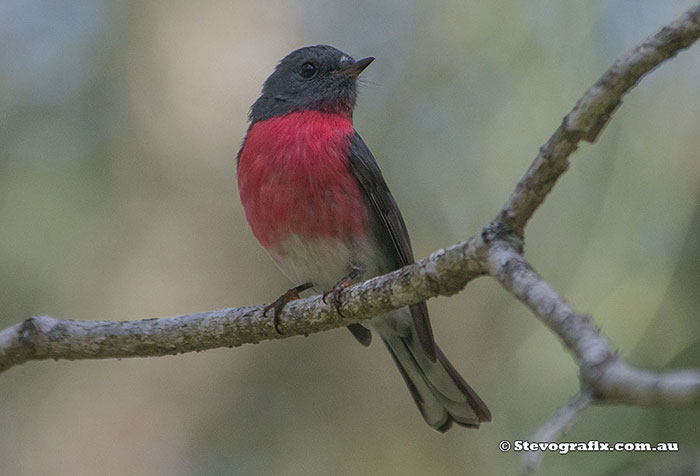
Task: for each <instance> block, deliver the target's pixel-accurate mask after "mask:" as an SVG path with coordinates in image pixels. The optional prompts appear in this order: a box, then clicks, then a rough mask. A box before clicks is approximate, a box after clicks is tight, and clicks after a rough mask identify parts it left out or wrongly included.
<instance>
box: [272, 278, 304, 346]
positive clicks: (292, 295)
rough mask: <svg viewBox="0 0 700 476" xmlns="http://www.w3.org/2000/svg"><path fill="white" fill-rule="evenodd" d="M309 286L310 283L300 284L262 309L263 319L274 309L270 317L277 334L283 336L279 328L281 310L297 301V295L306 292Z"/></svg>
mask: <svg viewBox="0 0 700 476" xmlns="http://www.w3.org/2000/svg"><path fill="white" fill-rule="evenodd" d="M311 286H312V284H311V283H304V284H300V285H299V286H296V287H293V288H291V289H288V290H287V292H285V293H284V294H282V295H281V296H280V297H278V298H277V300H275V302H273V303H271V304H269V305H268V306H266V307H265V309H263V316H265V317H267V312H268V311H269V310H270V309H274V311H275V313H274V314H273V315H272V324H273V325H274V326H275V330H276V331H277V333H278V334H280V335H282V334H284V332H282V331H281V330H280V327H279V326H280V313H281V312H282V309H284V306H286V305H287V303H289V302H290V301H296V300H297V299H299V293H300V292H303V291H306V290H307V289H309V288H310V287H311Z"/></svg>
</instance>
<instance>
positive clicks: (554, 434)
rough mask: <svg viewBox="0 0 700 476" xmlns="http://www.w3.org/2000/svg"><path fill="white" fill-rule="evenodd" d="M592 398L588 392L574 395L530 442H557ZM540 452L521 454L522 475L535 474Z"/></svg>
mask: <svg viewBox="0 0 700 476" xmlns="http://www.w3.org/2000/svg"><path fill="white" fill-rule="evenodd" d="M592 400H593V397H592V395H591V394H590V393H588V392H582V393H579V394H578V395H576V396H575V397H574V398H572V399H571V400H569V402H568V403H567V404H566V405H564V406H563V407H561V408H560V409H559V410H558V411H557V413H555V414H554V415H553V416H552V418H550V419H549V420H548V421H547V422H545V424H544V425H542V426H541V427H540V428H539V429H538V430H537V431H536V432H535V433H534V434H533V435H532V436H531V437H530V441H554V440H558V439H559V438H560V437H561V436H562V435H563V434H564V433H566V432H567V431H568V430H569V428H571V427H572V426H573V424H574V423H576V420H577V419H578V417H579V415H580V414H581V412H583V411H584V410H585V409H586V408H588V407H589V405H590V404H591V401H592ZM543 456H544V452H542V451H526V452H525V453H523V466H524V467H525V471H524V474H526V475H531V474H535V473H536V472H537V469H538V468H539V466H540V463H542V457H543Z"/></svg>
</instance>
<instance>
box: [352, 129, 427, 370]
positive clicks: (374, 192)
mask: <svg viewBox="0 0 700 476" xmlns="http://www.w3.org/2000/svg"><path fill="white" fill-rule="evenodd" d="M349 163H350V169H351V171H352V173H353V174H354V175H355V177H356V178H357V180H358V182H359V183H360V185H361V187H362V190H363V191H364V194H365V197H366V199H367V201H368V203H369V204H370V207H371V209H372V214H373V218H374V221H375V226H376V228H377V233H379V241H380V243H383V244H385V246H386V249H385V252H386V254H387V256H389V257H391V261H392V264H393V266H394V269H398V268H401V267H403V266H406V265H408V264H411V263H413V261H414V260H413V250H412V249H411V240H410V239H409V237H408V231H407V230H406V224H405V223H404V221H403V217H402V216H401V211H400V210H399V206H398V205H397V204H396V200H394V197H393V196H392V195H391V192H390V191H389V187H387V185H386V182H385V181H384V177H383V176H382V172H381V170H379V166H378V165H377V162H376V160H374V156H372V152H370V150H369V148H368V147H367V145H366V144H365V143H364V141H363V140H362V138H361V137H360V136H359V134H357V133H355V134H354V135H353V137H352V139H351V143H350V156H349ZM410 309H411V316H412V318H413V323H414V325H415V328H416V333H417V336H418V340H419V341H420V343H421V347H422V348H423V350H424V351H425V353H426V355H427V356H428V357H429V358H430V359H431V360H433V361H434V360H435V359H436V350H435V341H434V339H433V330H432V328H431V327H430V320H429V318H428V307H427V306H426V304H425V303H424V302H420V303H418V304H414V305H412V306H410Z"/></svg>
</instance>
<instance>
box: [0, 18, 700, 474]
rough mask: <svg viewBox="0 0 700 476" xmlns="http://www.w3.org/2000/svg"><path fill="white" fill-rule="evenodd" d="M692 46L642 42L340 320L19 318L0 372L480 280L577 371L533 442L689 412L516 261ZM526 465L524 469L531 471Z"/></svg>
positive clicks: (686, 381)
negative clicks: (575, 393)
mask: <svg viewBox="0 0 700 476" xmlns="http://www.w3.org/2000/svg"><path fill="white" fill-rule="evenodd" d="M698 37H700V6H696V7H694V8H691V9H690V10H688V11H687V12H686V13H685V14H684V15H683V16H681V17H680V18H679V19H678V20H676V21H674V22H672V23H671V24H669V25H668V26H666V27H664V28H663V29H662V30H661V31H659V32H658V33H657V34H656V35H654V36H652V37H650V38H648V39H646V40H644V41H643V42H642V43H641V44H639V45H638V46H637V47H635V48H634V49H633V50H632V51H631V52H629V53H628V54H626V55H624V56H623V57H622V58H620V59H618V60H617V61H616V62H615V64H614V65H613V66H612V67H611V68H610V69H609V70H608V71H607V72H606V73H605V74H604V75H603V76H602V77H601V78H600V79H599V80H598V82H596V83H595V84H594V85H593V87H592V88H591V89H589V90H588V91H587V92H586V94H585V95H584V96H583V97H582V98H581V99H580V100H579V101H578V103H577V104H576V106H575V107H574V108H573V109H572V111H571V112H570V113H569V114H568V115H567V116H566V117H565V118H564V120H563V122H562V124H561V126H560V127H559V128H558V129H557V130H556V132H555V133H554V134H553V135H552V137H551V138H550V139H549V140H548V141H547V143H546V144H545V145H544V146H542V147H541V148H540V151H539V154H538V155H537V157H536V158H535V161H534V162H533V164H532V165H531V166H530V168H529V169H528V171H527V172H526V174H525V175H524V177H523V178H522V179H521V180H520V182H519V183H518V185H517V186H516V188H515V191H514V192H513V194H512V195H511V196H510V198H509V199H508V202H507V203H506V204H505V206H504V207H503V209H502V210H501V211H500V213H499V214H498V216H497V217H496V218H495V219H494V220H493V221H492V222H491V223H489V224H488V225H487V226H486V227H484V229H483V230H481V232H480V233H479V234H478V235H476V236H474V237H472V238H471V239H469V240H468V241H466V242H463V243H459V244H457V245H454V246H452V247H450V248H448V249H445V250H439V251H436V252H435V253H433V254H432V255H431V256H430V257H428V258H426V259H424V260H422V261H419V262H417V263H415V264H412V265H410V266H406V267H405V268H402V269H399V270H397V271H394V272H392V273H389V274H387V275H384V276H379V277H376V278H373V279H371V280H369V281H366V282H364V283H361V284H357V285H354V286H351V287H350V288H348V289H346V290H345V291H344V292H343V297H342V302H343V304H342V307H341V310H342V313H343V315H344V316H345V318H343V319H341V318H340V317H339V316H338V315H337V313H336V312H335V310H334V308H333V306H332V305H326V304H324V303H323V301H322V300H321V298H320V296H313V297H311V298H308V299H303V300H299V301H294V302H292V303H290V304H289V305H287V307H285V309H284V311H283V312H282V313H281V315H280V322H281V327H282V329H283V330H284V332H285V334H284V335H279V334H277V333H276V332H275V330H274V327H273V325H272V320H271V319H269V318H267V317H265V316H263V315H262V310H263V306H247V307H241V308H231V309H221V310H217V311H211V312H205V313H199V314H189V315H185V316H179V317H172V318H163V319H146V320H141V321H128V322H105V321H71V320H58V319H54V318H51V317H48V316H40V317H34V318H30V319H27V320H26V321H24V322H22V323H19V324H16V325H14V326H12V327H9V328H8V329H5V330H4V331H2V332H0V372H1V371H4V370H7V369H8V368H10V367H12V366H14V365H18V364H21V363H23V362H26V361H29V360H39V359H49V358H53V359H98V358H112V357H146V356H156V355H166V354H177V353H183V352H191V351H201V350H207V349H212V348H215V347H222V346H228V347H232V346H239V345H242V344H246V343H257V342H260V341H263V340H269V339H279V338H284V337H291V336H294V335H306V334H309V333H313V332H320V331H324V330H328V329H332V328H335V327H340V326H345V325H347V324H350V323H353V322H360V321H362V320H364V319H370V318H372V317H375V316H378V315H381V314H384V313H386V312H388V311H390V310H393V309H398V308H401V307H404V306H407V305H409V304H413V303H416V302H419V301H424V300H427V299H429V298H432V297H435V296H439V295H442V296H450V295H452V294H455V293H457V292H459V291H460V290H462V289H463V288H464V286H466V284H467V283H468V282H469V281H471V280H472V279H474V278H476V277H478V276H481V275H485V274H488V275H491V276H493V277H494V278H495V279H497V280H498V281H499V282H500V283H501V284H502V285H503V287H504V288H505V289H506V290H508V291H510V292H511V293H512V294H514V295H515V296H516V297H517V298H518V299H520V300H521V301H522V302H523V303H524V304H525V305H527V306H528V307H529V308H530V309H531V310H532V311H533V313H534V314H535V315H536V316H537V317H538V318H539V319H540V321H542V323H543V324H545V325H546V326H547V327H548V328H549V329H550V330H551V331H552V332H554V333H555V334H556V335H557V336H559V337H560V338H561V340H562V341H563V343H564V345H565V346H566V347H567V349H569V351H570V352H571V353H572V354H573V356H574V358H575V359H576V361H577V362H578V364H579V367H580V375H581V387H582V388H581V394H580V396H579V397H578V398H576V399H574V400H573V401H572V402H570V403H569V404H568V405H567V406H565V407H564V408H563V409H562V410H561V411H560V412H558V413H557V414H556V415H555V416H554V417H553V419H552V420H550V422H548V423H547V424H546V425H544V426H543V427H542V428H541V429H540V431H539V433H538V434H542V435H544V436H546V437H550V438H556V437H558V436H559V435H560V434H561V433H562V432H563V431H565V429H566V428H568V427H569V426H571V425H572V424H573V422H574V421H575V419H576V418H577V416H578V415H579V414H580V412H581V410H582V409H583V408H585V407H586V406H587V405H588V404H589V403H599V402H611V403H626V404H631V405H644V406H649V405H679V406H681V405H698V404H699V403H700V372H698V371H695V370H684V371H675V372H651V371H647V370H642V369H637V368H634V367H632V366H630V365H628V364H627V363H625V362H624V361H623V360H622V359H620V358H619V356H618V355H617V354H616V353H615V352H614V351H613V347H612V345H611V343H610V342H609V341H608V339H607V338H606V337H604V336H603V335H602V334H601V332H600V329H599V328H598V327H597V326H596V325H595V324H593V322H592V319H591V318H590V317H589V316H585V315H583V314H579V313H577V312H576V311H574V310H573V309H572V307H571V306H570V305H569V304H568V303H567V302H566V301H565V300H564V299H563V298H562V297H561V296H560V295H559V294H558V293H557V292H556V291H555V290H554V288H553V287H552V286H551V285H549V284H548V283H547V282H546V281H544V280H543V279H542V278H541V277H540V276H539V275H538V274H537V273H536V272H535V271H534V270H533V269H532V267H531V266H530V265H529V264H528V263H527V262H526V261H525V259H524V258H523V256H522V248H523V232H524V228H525V226H526V224H527V222H528V221H529V219H530V218H531V217H532V215H533V214H534V212H535V210H537V208H538V207H539V206H540V205H541V204H542V202H543V201H544V199H545V198H546V196H547V195H548V194H549V192H550V191H551V190H552V188H553V187H554V184H555V183H556V180H557V179H558V178H559V177H560V176H561V174H563V173H564V172H565V171H566V169H567V168H568V165H569V162H568V158H569V156H570V155H571V154H572V153H573V152H574V151H575V150H576V148H577V147H578V143H579V142H580V141H581V140H586V141H589V142H592V141H594V140H595V139H596V138H597V137H598V135H599V134H600V132H601V131H602V130H603V128H604V127H605V125H606V124H607V123H608V121H609V120H610V117H611V116H612V114H613V112H614V111H615V110H616V109H617V107H618V106H619V105H620V104H621V102H622V97H623V96H624V95H625V94H626V93H627V92H628V91H629V90H630V89H631V88H632V87H634V85H635V84H637V82H638V81H639V80H640V79H641V78H642V77H643V76H644V75H645V74H646V73H648V72H649V71H651V70H652V69H654V68H656V67H657V66H658V65H659V64H660V63H662V62H663V61H665V60H667V59H669V58H671V57H673V56H674V55H676V54H677V53H678V52H679V51H680V50H682V49H684V48H687V47H688V46H690V45H691V44H692V43H693V42H695V41H696V40H697V39H698ZM536 466H537V464H535V465H533V466H531V468H533V469H532V470H533V471H534V468H536Z"/></svg>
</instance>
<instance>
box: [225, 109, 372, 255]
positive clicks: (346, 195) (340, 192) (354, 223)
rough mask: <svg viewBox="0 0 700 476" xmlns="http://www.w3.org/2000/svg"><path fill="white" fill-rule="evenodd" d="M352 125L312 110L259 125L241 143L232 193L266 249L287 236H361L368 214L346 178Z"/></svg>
mask: <svg viewBox="0 0 700 476" xmlns="http://www.w3.org/2000/svg"><path fill="white" fill-rule="evenodd" d="M353 133H354V129H353V125H352V119H351V118H348V117H344V116H340V115H337V114H327V113H322V112H319V111H303V112H294V113H289V114H286V115H284V116H280V117H274V118H271V119H268V120H266V121H260V122H257V123H255V124H254V125H253V127H252V128H251V129H250V130H249V131H248V135H247V136H246V141H245V145H244V147H243V151H242V152H241V155H240V159H239V163H238V188H239V191H240V196H241V202H242V203H243V208H244V209H245V213H246V218H247V219H248V223H249V224H250V226H251V228H252V229H253V233H254V234H255V237H256V238H257V239H258V241H260V243H261V244H262V245H263V246H265V247H266V248H275V247H276V246H277V245H279V244H281V243H282V242H284V241H285V240H286V239H287V238H289V237H290V236H291V235H298V236H301V237H303V238H310V239H317V238H334V239H336V238H340V239H348V240H349V239H352V238H355V237H357V238H359V237H363V236H365V234H366V232H367V227H368V223H367V222H368V215H367V213H368V211H367V208H366V205H365V200H364V198H363V192H362V190H361V188H360V185H359V183H358V182H357V180H356V179H355V177H354V176H353V175H352V173H351V172H350V169H349V166H348V151H349V148H350V139H351V137H352V134H353Z"/></svg>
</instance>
